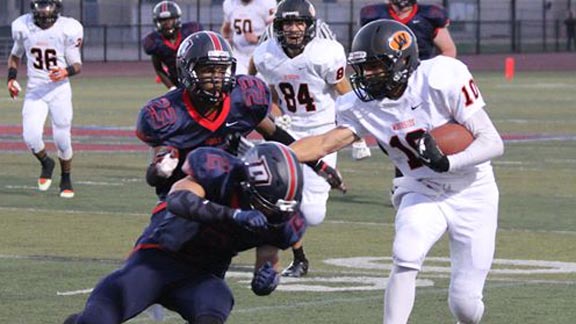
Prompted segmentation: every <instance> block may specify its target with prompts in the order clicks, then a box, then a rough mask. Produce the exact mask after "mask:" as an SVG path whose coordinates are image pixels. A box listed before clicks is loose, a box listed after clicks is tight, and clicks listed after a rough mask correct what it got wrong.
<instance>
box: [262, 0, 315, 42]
mask: <svg viewBox="0 0 576 324" xmlns="http://www.w3.org/2000/svg"><path fill="white" fill-rule="evenodd" d="M273 28H274V34H275V36H276V38H277V39H278V42H279V43H280V45H282V47H283V48H285V49H289V50H295V51H301V50H303V49H304V47H305V46H306V45H307V44H308V43H309V42H310V41H311V40H312V39H313V38H314V37H315V36H316V9H315V8H314V6H313V5H312V3H310V2H309V1H308V0H284V1H282V2H280V3H279V4H278V7H277V8H276V13H275V15H274V21H273Z"/></svg>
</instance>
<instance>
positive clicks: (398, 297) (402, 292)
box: [384, 265, 418, 324]
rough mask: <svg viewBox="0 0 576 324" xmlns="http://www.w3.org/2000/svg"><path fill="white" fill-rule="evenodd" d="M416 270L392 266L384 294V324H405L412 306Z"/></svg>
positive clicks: (414, 294)
mask: <svg viewBox="0 0 576 324" xmlns="http://www.w3.org/2000/svg"><path fill="white" fill-rule="evenodd" d="M417 275H418V270H416V269H410V268H405V267H400V266H396V265H395V266H394V268H392V272H391V273H390V278H389V279H388V285H387V286H386V293H385V294H384V324H406V323H407V322H408V318H409V317H410V312H412V307H413V306H414V298H415V296H416V276H417Z"/></svg>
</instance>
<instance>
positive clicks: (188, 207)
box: [166, 190, 236, 223]
mask: <svg viewBox="0 0 576 324" xmlns="http://www.w3.org/2000/svg"><path fill="white" fill-rule="evenodd" d="M166 201H167V203H168V206H167V208H168V211H169V212H171V213H173V214H174V215H176V216H179V217H183V218H186V219H189V220H193V221H197V222H201V223H213V222H222V221H225V220H233V219H234V213H235V212H236V209H233V208H230V207H226V206H224V205H220V204H217V203H214V202H211V201H209V200H206V199H204V198H202V197H200V196H198V195H196V194H194V193H193V192H191V191H189V190H176V191H174V192H171V193H170V194H169V195H168V197H167V198H166Z"/></svg>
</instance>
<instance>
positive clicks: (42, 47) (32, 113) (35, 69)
mask: <svg viewBox="0 0 576 324" xmlns="http://www.w3.org/2000/svg"><path fill="white" fill-rule="evenodd" d="M30 6H31V8H32V12H31V13H28V14H25V15H22V16H20V17H18V18H17V19H16V20H14V22H13V23H12V38H13V39H14V46H13V47H12V52H11V53H10V56H9V57H8V92H9V93H10V96H11V97H12V98H15V97H17V96H18V93H19V92H20V90H21V88H20V85H19V84H18V81H16V77H17V73H18V67H19V65H20V60H21V58H22V56H23V55H26V60H27V73H28V82H27V85H26V96H25V97H24V105H23V107H22V118H23V120H22V129H23V137H24V142H25V143H26V145H27V146H28V148H29V149H30V150H32V153H33V154H34V155H35V156H36V158H37V159H38V160H39V161H40V163H41V164H42V171H41V173H40V177H39V178H38V189H39V190H41V191H46V190H48V188H50V185H51V184H52V172H53V170H54V166H55V162H54V160H53V159H52V158H50V157H49V156H48V155H47V153H46V148H45V145H44V141H43V138H42V137H43V132H44V123H45V122H46V117H47V116H48V114H50V119H51V121H52V133H53V137H54V143H55V145H56V147H57V149H58V158H59V160H60V167H61V178H60V197H62V198H72V197H74V190H73V188H72V181H71V178H70V170H71V166H72V165H71V161H72V143H71V136H70V128H71V124H72V90H71V88H70V81H69V80H68V78H69V77H71V76H73V75H76V74H78V73H79V72H80V69H81V67H82V60H81V56H80V47H81V46H82V39H83V38H84V30H83V27H82V25H81V24H80V23H79V22H78V21H77V20H75V19H73V18H69V17H62V16H60V11H61V10H62V1H61V0H32V2H31V3H30Z"/></svg>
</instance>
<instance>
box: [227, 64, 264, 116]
mask: <svg viewBox="0 0 576 324" xmlns="http://www.w3.org/2000/svg"><path fill="white" fill-rule="evenodd" d="M233 96H234V97H235V98H238V97H237V96H241V98H242V99H241V102H242V103H243V104H244V108H245V109H246V110H247V111H248V112H249V113H250V114H251V115H252V116H253V117H254V118H255V119H256V120H258V121H261V120H263V119H264V118H265V117H266V116H267V115H268V113H269V110H270V104H271V102H272V99H271V93H270V88H268V85H266V83H264V81H262V80H261V79H260V78H257V77H255V76H251V75H239V76H238V77H237V79H236V87H234V90H233ZM236 100H237V99H235V100H234V101H236Z"/></svg>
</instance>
